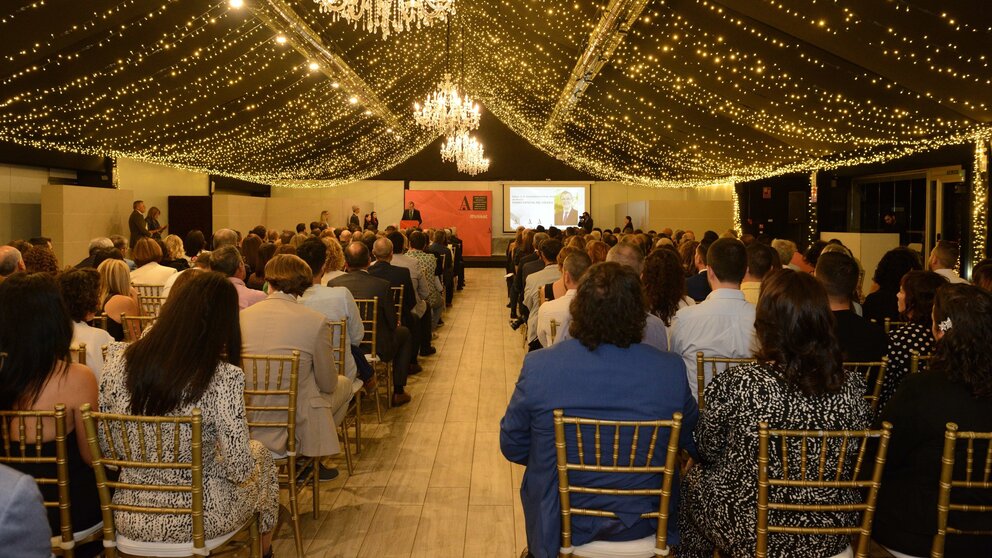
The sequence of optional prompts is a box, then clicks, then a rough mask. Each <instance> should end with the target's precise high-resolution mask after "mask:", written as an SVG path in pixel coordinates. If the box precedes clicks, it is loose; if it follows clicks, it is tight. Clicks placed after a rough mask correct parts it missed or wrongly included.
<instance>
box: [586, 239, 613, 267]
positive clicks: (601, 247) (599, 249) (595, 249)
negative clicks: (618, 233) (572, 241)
mask: <svg viewBox="0 0 992 558" xmlns="http://www.w3.org/2000/svg"><path fill="white" fill-rule="evenodd" d="M609 251H610V247H609V246H608V245H607V244H606V243H605V242H603V241H602V240H593V241H592V242H589V243H587V244H586V254H587V255H588V256H589V259H590V260H592V263H594V264H598V263H601V262H605V261H606V254H607V253H609Z"/></svg>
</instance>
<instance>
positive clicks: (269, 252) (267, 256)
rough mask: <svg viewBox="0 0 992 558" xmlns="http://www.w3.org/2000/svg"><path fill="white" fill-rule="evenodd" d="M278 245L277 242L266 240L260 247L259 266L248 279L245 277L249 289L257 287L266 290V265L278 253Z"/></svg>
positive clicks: (259, 289)
mask: <svg viewBox="0 0 992 558" xmlns="http://www.w3.org/2000/svg"><path fill="white" fill-rule="evenodd" d="M277 248H278V247H277V246H276V245H275V244H272V243H270V242H266V243H265V244H263V245H262V246H261V247H259V249H258V260H257V262H256V263H257V264H258V267H256V268H255V270H254V271H252V273H251V275H249V276H248V279H245V286H247V287H248V288H249V289H255V290H256V291H264V290H265V266H266V265H267V264H268V263H269V260H271V259H272V256H274V255H275V254H276V249H277Z"/></svg>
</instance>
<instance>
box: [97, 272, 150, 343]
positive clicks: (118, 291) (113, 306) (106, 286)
mask: <svg viewBox="0 0 992 558" xmlns="http://www.w3.org/2000/svg"><path fill="white" fill-rule="evenodd" d="M97 271H98V272H100V307H101V309H102V310H103V312H104V313H105V314H107V332H108V333H110V335H111V336H112V337H113V338H114V339H115V340H117V341H123V340H124V324H122V323H121V314H127V315H128V316H137V315H138V314H140V311H139V309H138V295H137V293H136V292H135V291H134V288H132V287H131V271H130V269H128V267H127V264H126V263H124V260H115V259H110V260H104V261H103V262H101V263H100V267H98V268H97Z"/></svg>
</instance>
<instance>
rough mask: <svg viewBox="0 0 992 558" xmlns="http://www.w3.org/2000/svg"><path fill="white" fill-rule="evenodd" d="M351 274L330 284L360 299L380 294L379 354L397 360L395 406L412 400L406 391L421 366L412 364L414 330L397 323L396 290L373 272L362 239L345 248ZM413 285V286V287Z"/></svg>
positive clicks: (377, 337) (394, 372) (394, 375)
mask: <svg viewBox="0 0 992 558" xmlns="http://www.w3.org/2000/svg"><path fill="white" fill-rule="evenodd" d="M344 260H345V264H347V266H348V273H346V274H344V275H342V276H340V277H337V278H335V279H333V280H331V282H330V283H328V286H329V287H347V288H348V290H350V291H351V294H352V295H354V297H355V298H356V299H362V298H365V299H371V298H373V297H379V309H378V313H377V324H376V350H375V352H376V354H377V355H378V356H379V358H381V359H382V360H391V361H393V405H404V404H406V403H409V402H410V394H408V393H406V392H405V390H404V387H405V386H406V377H407V374H408V373H409V372H414V373H416V372H420V366H418V365H411V364H410V362H411V359H412V358H413V342H412V341H413V340H412V339H411V337H410V330H409V329H408V328H406V327H405V326H401V325H397V320H396V310H395V309H394V308H393V293H392V290H391V289H390V287H391V285H390V284H389V281H387V280H385V279H381V278H379V277H374V276H372V275H369V272H368V268H369V263H370V261H369V249H368V247H367V246H365V244H363V243H361V242H352V243H351V244H349V245H348V246H347V247H346V248H345V250H344ZM411 288H412V287H411Z"/></svg>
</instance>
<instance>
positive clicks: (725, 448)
mask: <svg viewBox="0 0 992 558" xmlns="http://www.w3.org/2000/svg"><path fill="white" fill-rule="evenodd" d="M864 393H865V383H864V379H863V378H862V377H861V375H860V374H850V375H848V378H847V381H846V382H845V383H844V385H843V387H842V388H841V390H840V392H839V393H836V394H829V395H819V396H812V397H811V396H806V395H803V394H802V393H801V392H799V391H798V390H794V389H790V388H788V387H787V386H786V384H785V382H784V381H783V380H782V379H781V377H780V375H779V373H778V372H777V371H776V370H775V369H773V368H772V367H771V366H770V365H768V364H757V363H755V364H745V365H742V366H738V367H735V368H731V369H729V370H727V371H726V372H723V373H721V374H718V375H717V376H716V377H715V378H714V379H713V381H712V382H710V384H709V386H707V388H706V392H705V396H706V410H705V411H704V412H703V413H702V416H701V418H700V421H699V424H698V425H697V427H696V433H695V434H696V446H697V449H698V450H699V457H700V464H699V465H697V466H695V467H693V468H691V469H690V470H689V473H688V474H687V475H686V479H685V481H684V484H683V489H684V491H683V493H682V506H681V507H680V510H679V530H680V533H681V543H680V545H679V548H678V556H679V557H680V558H685V557H699V558H704V557H705V558H712V556H713V549H714V545H715V546H716V547H718V548H719V549H720V550H721V552H722V554H723V555H724V556H733V557H734V558H738V557H745V556H754V551H755V544H756V529H757V503H758V423H759V422H767V423H768V424H769V425H770V426H771V427H772V428H784V429H795V430H819V429H824V430H827V429H829V430H834V429H838V430H842V429H851V430H855V429H865V428H868V426H869V423H870V421H871V409H870V407H869V406H868V404H867V403H866V402H865V400H864ZM796 449H797V450H798V443H797V448H796ZM837 452H839V448H834V447H833V446H828V451H827V456H828V457H827V459H828V460H829V459H830V457H831V454H833V460H834V461H833V462H834V463H836V461H837V459H838V456H839V454H838V453H837ZM819 453H820V446H819V444H818V443H817V442H816V441H811V442H809V446H808V449H807V455H816V456H818V455H819ZM797 454H798V451H793V452H790V455H797ZM779 455H780V453H779V452H772V454H771V455H770V456H769V475H770V476H771V477H772V478H774V477H775V476H781V475H782V465H781V460H780V458H779V457H778V456H779ZM851 457H854V455H851ZM828 462H829V461H828ZM851 463H852V464H853V461H851ZM792 472H793V468H790V478H792ZM790 490H791V491H790V492H789V494H791V495H793V497H792V498H791V501H792V502H793V503H810V504H814V503H819V504H822V503H824V502H825V501H830V502H838V503H855V502H857V501H859V496H858V494H857V492H856V491H848V490H833V489H830V490H827V489H805V490H802V491H797V490H796V489H790ZM770 497H771V498H772V499H776V498H780V496H778V495H777V493H776V489H775V488H773V489H772V490H771V494H770ZM784 513H786V514H787V515H779V514H777V513H776V512H774V511H773V512H771V515H770V518H769V519H770V522H771V523H773V524H774V523H776V522H778V523H780V524H781V523H785V524H792V525H803V526H850V525H854V524H855V523H856V519H857V517H856V516H855V515H853V514H846V513H840V514H838V513H830V514H828V513H795V512H784ZM848 543H849V539H848V537H845V536H809V535H802V536H794V535H783V534H773V535H771V536H770V537H769V556H788V557H790V558H806V557H808V558H822V557H824V556H833V555H835V554H838V553H840V552H841V551H843V550H844V549H845V548H846V547H847V545H848Z"/></svg>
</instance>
